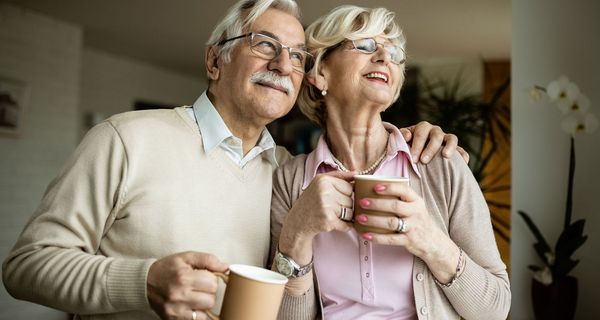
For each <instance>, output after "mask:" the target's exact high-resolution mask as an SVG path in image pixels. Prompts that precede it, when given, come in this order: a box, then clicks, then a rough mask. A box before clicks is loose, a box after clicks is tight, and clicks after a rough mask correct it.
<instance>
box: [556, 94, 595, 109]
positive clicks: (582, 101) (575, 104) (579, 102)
mask: <svg viewBox="0 0 600 320" xmlns="http://www.w3.org/2000/svg"><path fill="white" fill-rule="evenodd" d="M557 105H558V109H560V111H562V113H563V114H569V113H571V112H579V113H582V114H583V113H586V112H587V111H588V110H589V109H590V99H589V98H588V97H587V96H586V95H584V94H583V93H580V94H579V95H578V96H577V98H575V99H573V100H559V101H558V102H557Z"/></svg>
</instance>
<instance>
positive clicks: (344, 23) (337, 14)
mask: <svg viewBox="0 0 600 320" xmlns="http://www.w3.org/2000/svg"><path fill="white" fill-rule="evenodd" d="M380 35H383V37H384V38H386V39H387V40H389V41H390V42H392V43H393V44H395V45H400V46H401V47H402V49H404V46H405V44H406V39H405V38H404V35H403V33H402V29H400V26H398V24H397V23H396V21H395V14H394V12H392V11H389V10H388V9H385V8H374V9H370V8H363V7H359V6H354V5H344V6H339V7H337V8H334V9H333V10H331V11H330V12H329V13H328V14H326V15H324V16H322V17H320V18H319V19H317V21H315V22H313V23H312V24H311V25H310V26H308V28H306V46H307V47H308V48H310V50H311V53H312V54H313V56H314V59H315V60H314V64H313V66H312V69H311V70H310V71H309V73H310V72H312V73H314V74H315V75H316V74H317V72H318V70H319V66H320V64H321V62H322V61H323V59H324V58H325V57H326V56H327V54H328V53H329V52H331V49H332V48H336V47H337V46H338V45H339V44H340V43H342V42H343V41H345V40H358V39H362V38H370V37H377V36H380ZM399 96H400V86H399V87H398V90H397V92H396V93H395V96H394V99H393V101H395V100H396V99H398V97H399ZM323 103H324V101H323V97H322V95H321V93H320V90H319V89H318V88H315V87H314V86H312V85H310V84H308V83H306V82H305V83H304V85H303V86H302V88H301V89H300V94H299V96H298V105H299V106H300V110H301V111H302V113H304V114H305V115H306V116H307V117H308V118H309V119H311V120H312V121H314V122H316V123H317V124H319V125H321V126H324V125H325V117H326V115H325V106H324V105H323Z"/></svg>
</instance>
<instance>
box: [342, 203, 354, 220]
mask: <svg viewBox="0 0 600 320" xmlns="http://www.w3.org/2000/svg"><path fill="white" fill-rule="evenodd" d="M351 215H352V214H351V213H350V209H349V208H346V207H344V206H342V207H341V209H340V220H344V221H350V220H351V219H352V217H351Z"/></svg>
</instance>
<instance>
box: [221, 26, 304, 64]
mask: <svg viewBox="0 0 600 320" xmlns="http://www.w3.org/2000/svg"><path fill="white" fill-rule="evenodd" d="M255 35H259V36H261V37H265V38H268V39H270V40H272V41H274V42H275V43H276V44H278V45H279V47H275V56H274V57H273V58H270V59H268V58H263V57H260V58H262V59H265V60H269V61H270V60H273V59H275V58H277V57H279V55H281V53H282V52H283V49H285V50H287V51H288V55H290V56H291V54H292V52H300V53H303V54H304V55H305V59H304V65H302V66H294V64H293V63H292V68H293V69H294V70H296V71H299V72H302V73H305V72H306V71H305V68H306V66H307V65H310V60H311V59H313V55H312V54H311V53H310V52H308V51H306V50H304V49H299V48H292V47H290V46H287V45H285V44H283V43H281V41H279V40H277V39H275V38H273V37H271V36H268V35H266V34H262V33H260V32H248V33H246V34H242V35H239V36H236V37H233V38H229V39H223V40H221V41H219V42H218V43H217V45H218V46H222V45H224V44H225V43H227V42H229V41H233V40H237V39H242V38H247V37H248V38H249V40H248V42H249V45H250V51H252V52H253V53H254V54H256V52H254V50H253V48H254V46H252V40H253V39H254V36H255ZM278 48H279V49H278ZM291 60H292V58H291V57H290V61H291Z"/></svg>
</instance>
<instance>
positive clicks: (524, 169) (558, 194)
mask: <svg viewBox="0 0 600 320" xmlns="http://www.w3.org/2000/svg"><path fill="white" fill-rule="evenodd" d="M234 2H235V1H233V0H222V1H199V0H177V1H161V0H127V1H116V0H102V1H101V0H86V1H79V0H56V1H46V0H14V1H12V0H10V1H9V0H0V258H1V259H4V258H5V256H6V254H7V253H8V251H9V250H10V249H11V247H12V245H13V244H14V242H15V240H16V237H17V236H18V234H19V233H20V231H21V229H22V227H23V225H24V224H25V222H26V221H27V219H28V218H29V216H30V215H31V214H32V212H33V211H34V210H35V208H36V206H37V203H38V201H39V199H40V198H41V195H42V194H43V192H44V190H45V188H46V186H47V184H48V183H49V182H50V180H51V179H52V178H53V177H54V175H55V174H57V172H58V170H59V169H60V167H61V166H62V164H63V163H64V161H65V159H66V158H67V157H68V155H69V154H70V153H71V152H72V151H73V150H74V148H75V147H76V145H77V144H78V142H79V141H80V140H81V138H82V137H83V135H84V134H85V132H86V131H87V130H88V129H89V128H90V127H91V126H93V125H94V124H96V123H98V122H100V121H102V120H104V119H105V118H107V117H109V116H111V115H113V114H115V113H120V112H126V111H131V110H141V109H149V108H170V107H175V106H180V105H189V104H192V103H193V102H194V101H195V99H196V98H197V97H198V96H199V95H200V94H201V93H202V91H203V90H205V89H206V84H207V81H206V77H205V71H204V65H203V61H204V43H205V42H206V40H207V39H208V37H209V35H210V32H211V31H212V29H213V28H214V26H215V24H216V23H217V21H218V20H219V19H220V18H221V17H222V16H223V15H224V14H225V11H226V9H227V8H228V7H229V6H231V5H232V4H233V3H234ZM298 3H299V4H300V7H301V9H302V13H303V23H304V25H308V24H309V23H310V22H312V21H313V20H315V19H316V18H317V17H319V16H320V15H322V14H324V13H326V12H327V11H329V10H330V9H332V8H334V7H336V6H338V5H341V4H357V5H363V6H368V7H375V6H383V7H387V8H388V9H391V10H393V11H395V12H396V14H397V20H398V22H399V23H400V25H401V26H402V27H403V29H404V32H405V35H406V37H407V40H408V41H407V51H408V63H407V80H406V83H405V85H404V87H403V90H402V96H401V98H400V99H399V101H398V102H397V103H396V104H395V105H394V106H393V107H392V108H390V109H389V110H388V111H386V112H385V113H384V115H383V116H384V118H385V120H387V121H390V122H392V123H394V124H396V125H398V126H404V125H407V124H414V123H416V122H418V121H420V120H428V121H431V122H433V123H435V124H438V125H440V126H442V127H443V128H444V130H445V131H447V132H452V133H455V134H456V135H458V136H459V139H460V144H461V145H462V146H463V147H465V148H466V149H468V150H469V151H470V153H471V162H470V166H471V168H472V170H473V173H474V175H475V176H476V178H477V179H478V181H479V182H480V186H481V187H482V190H483V191H484V194H485V196H486V200H487V201H488V204H489V206H490V211H491V214H492V221H493V224H494V230H495V232H496V240H497V242H498V247H499V249H500V251H501V254H502V257H503V260H504V261H505V262H506V264H507V265H508V266H509V270H510V274H511V279H512V290H513V304H512V311H511V318H512V319H533V312H532V306H531V299H530V290H531V289H530V287H531V277H532V275H531V272H530V271H529V270H528V269H527V265H529V264H533V263H538V262H539V261H538V260H537V259H538V258H537V256H536V255H535V251H534V250H533V249H532V246H531V245H532V243H533V241H534V239H533V237H532V235H531V233H530V232H529V230H528V229H527V227H526V226H525V224H524V223H523V221H522V220H521V219H520V218H517V219H514V221H513V222H512V227H511V220H512V219H511V217H512V216H513V215H515V212H516V210H524V211H527V213H529V214H530V215H531V216H532V217H533V218H534V220H536V222H537V223H538V226H539V227H540V229H542V230H543V231H544V234H546V235H547V237H548V240H549V242H551V243H554V242H555V240H556V238H557V237H558V234H559V233H560V229H561V227H562V219H563V215H562V214H563V212H564V206H565V204H564V202H565V191H566V181H567V174H568V171H567V170H566V169H567V167H568V156H569V154H568V146H569V140H568V136H566V135H564V134H563V133H562V132H561V131H560V129H559V125H558V122H559V121H560V120H559V118H558V114H557V113H555V112H545V111H544V108H543V107H539V106H536V105H535V104H533V103H532V102H531V101H530V99H529V97H528V95H527V89H528V88H530V87H531V86H533V85H535V84H538V85H543V86H545V85H547V84H548V83H549V82H550V81H552V80H554V79H556V78H558V76H560V75H561V74H567V75H568V76H569V77H570V78H571V79H572V80H573V81H575V82H577V84H578V85H579V86H580V88H581V90H582V91H584V92H586V93H587V95H588V96H589V97H590V99H591V101H592V109H595V110H598V108H597V106H596V105H594V102H596V104H597V102H598V101H600V90H598V83H600V79H599V77H600V66H599V64H598V62H597V57H598V56H600V45H599V43H598V40H596V38H597V36H596V35H595V33H597V30H600V22H599V21H600V19H598V18H600V17H598V12H600V6H599V5H598V4H597V3H596V2H594V1H592V0H576V1H572V2H569V3H567V2H564V1H560V0H550V1H542V0H531V1H526V2H521V3H519V2H514V3H511V1H509V0H455V1H442V0H420V1H408V0H404V1H397V0H396V1H394V0H387V1H386V0H364V1H358V0H345V1H343V0H342V1H339V0H335V1H317V0H302V1H298ZM594 89H596V90H594ZM232 90H234V88H232ZM511 90H512V94H511ZM3 93H4V94H3ZM552 111H555V110H552ZM596 114H598V112H597V111H596ZM269 129H270V130H271V132H272V134H273V135H274V137H275V139H276V141H277V142H278V143H279V144H282V145H284V146H286V147H287V148H288V149H289V150H290V151H291V152H292V153H307V152H310V150H311V149H312V146H313V144H314V141H315V137H316V136H317V135H318V132H317V131H316V129H315V126H313V125H312V124H311V123H310V122H309V121H308V120H306V118H304V117H303V116H302V115H301V114H300V112H299V110H297V109H294V110H293V111H292V112H290V114H288V115H287V116H286V117H284V118H282V119H280V120H279V121H277V122H275V123H273V124H271V125H270V126H269ZM578 139H579V140H578V153H577V156H578V162H577V165H578V169H577V172H576V176H575V181H576V182H575V190H574V213H573V216H574V219H575V218H586V220H587V224H586V229H585V230H586V233H587V234H590V239H589V240H588V242H587V243H586V244H585V245H584V246H583V247H582V249H581V250H580V251H578V252H577V254H576V258H579V259H581V262H580V264H579V265H578V266H577V268H576V269H575V270H574V273H573V274H574V275H575V276H576V277H577V278H578V279H579V300H578V304H577V313H576V318H577V319H592V318H594V317H593V316H592V315H600V306H598V305H597V304H596V305H595V304H594V301H595V299H594V293H595V292H598V289H597V288H599V287H600V280H599V279H600V277H597V276H595V274H594V269H595V267H597V266H598V263H599V260H600V258H599V257H598V255H597V254H594V253H595V252H598V249H599V247H600V240H598V239H596V238H595V237H594V235H593V231H594V230H599V227H600V221H599V219H600V218H599V216H600V215H599V214H600V205H599V204H598V202H597V201H594V200H596V199H595V198H597V196H598V195H599V190H600V188H599V187H600V182H599V181H600V173H599V169H598V165H597V164H598V163H600V148H599V147H600V143H599V142H598V134H597V133H596V135H595V136H594V135H590V136H585V137H582V138H578ZM511 150H512V152H511ZM511 163H512V164H511ZM594 196H595V197H594ZM32 317H35V318H38V319H64V318H65V317H66V316H65V314H64V313H61V312H57V311H54V310H50V309H47V308H44V307H40V306H37V305H34V304H31V303H27V302H22V301H18V300H15V299H13V298H12V297H10V296H9V295H8V293H7V292H6V291H5V289H4V288H3V287H2V288H0V319H31V318H32Z"/></svg>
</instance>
